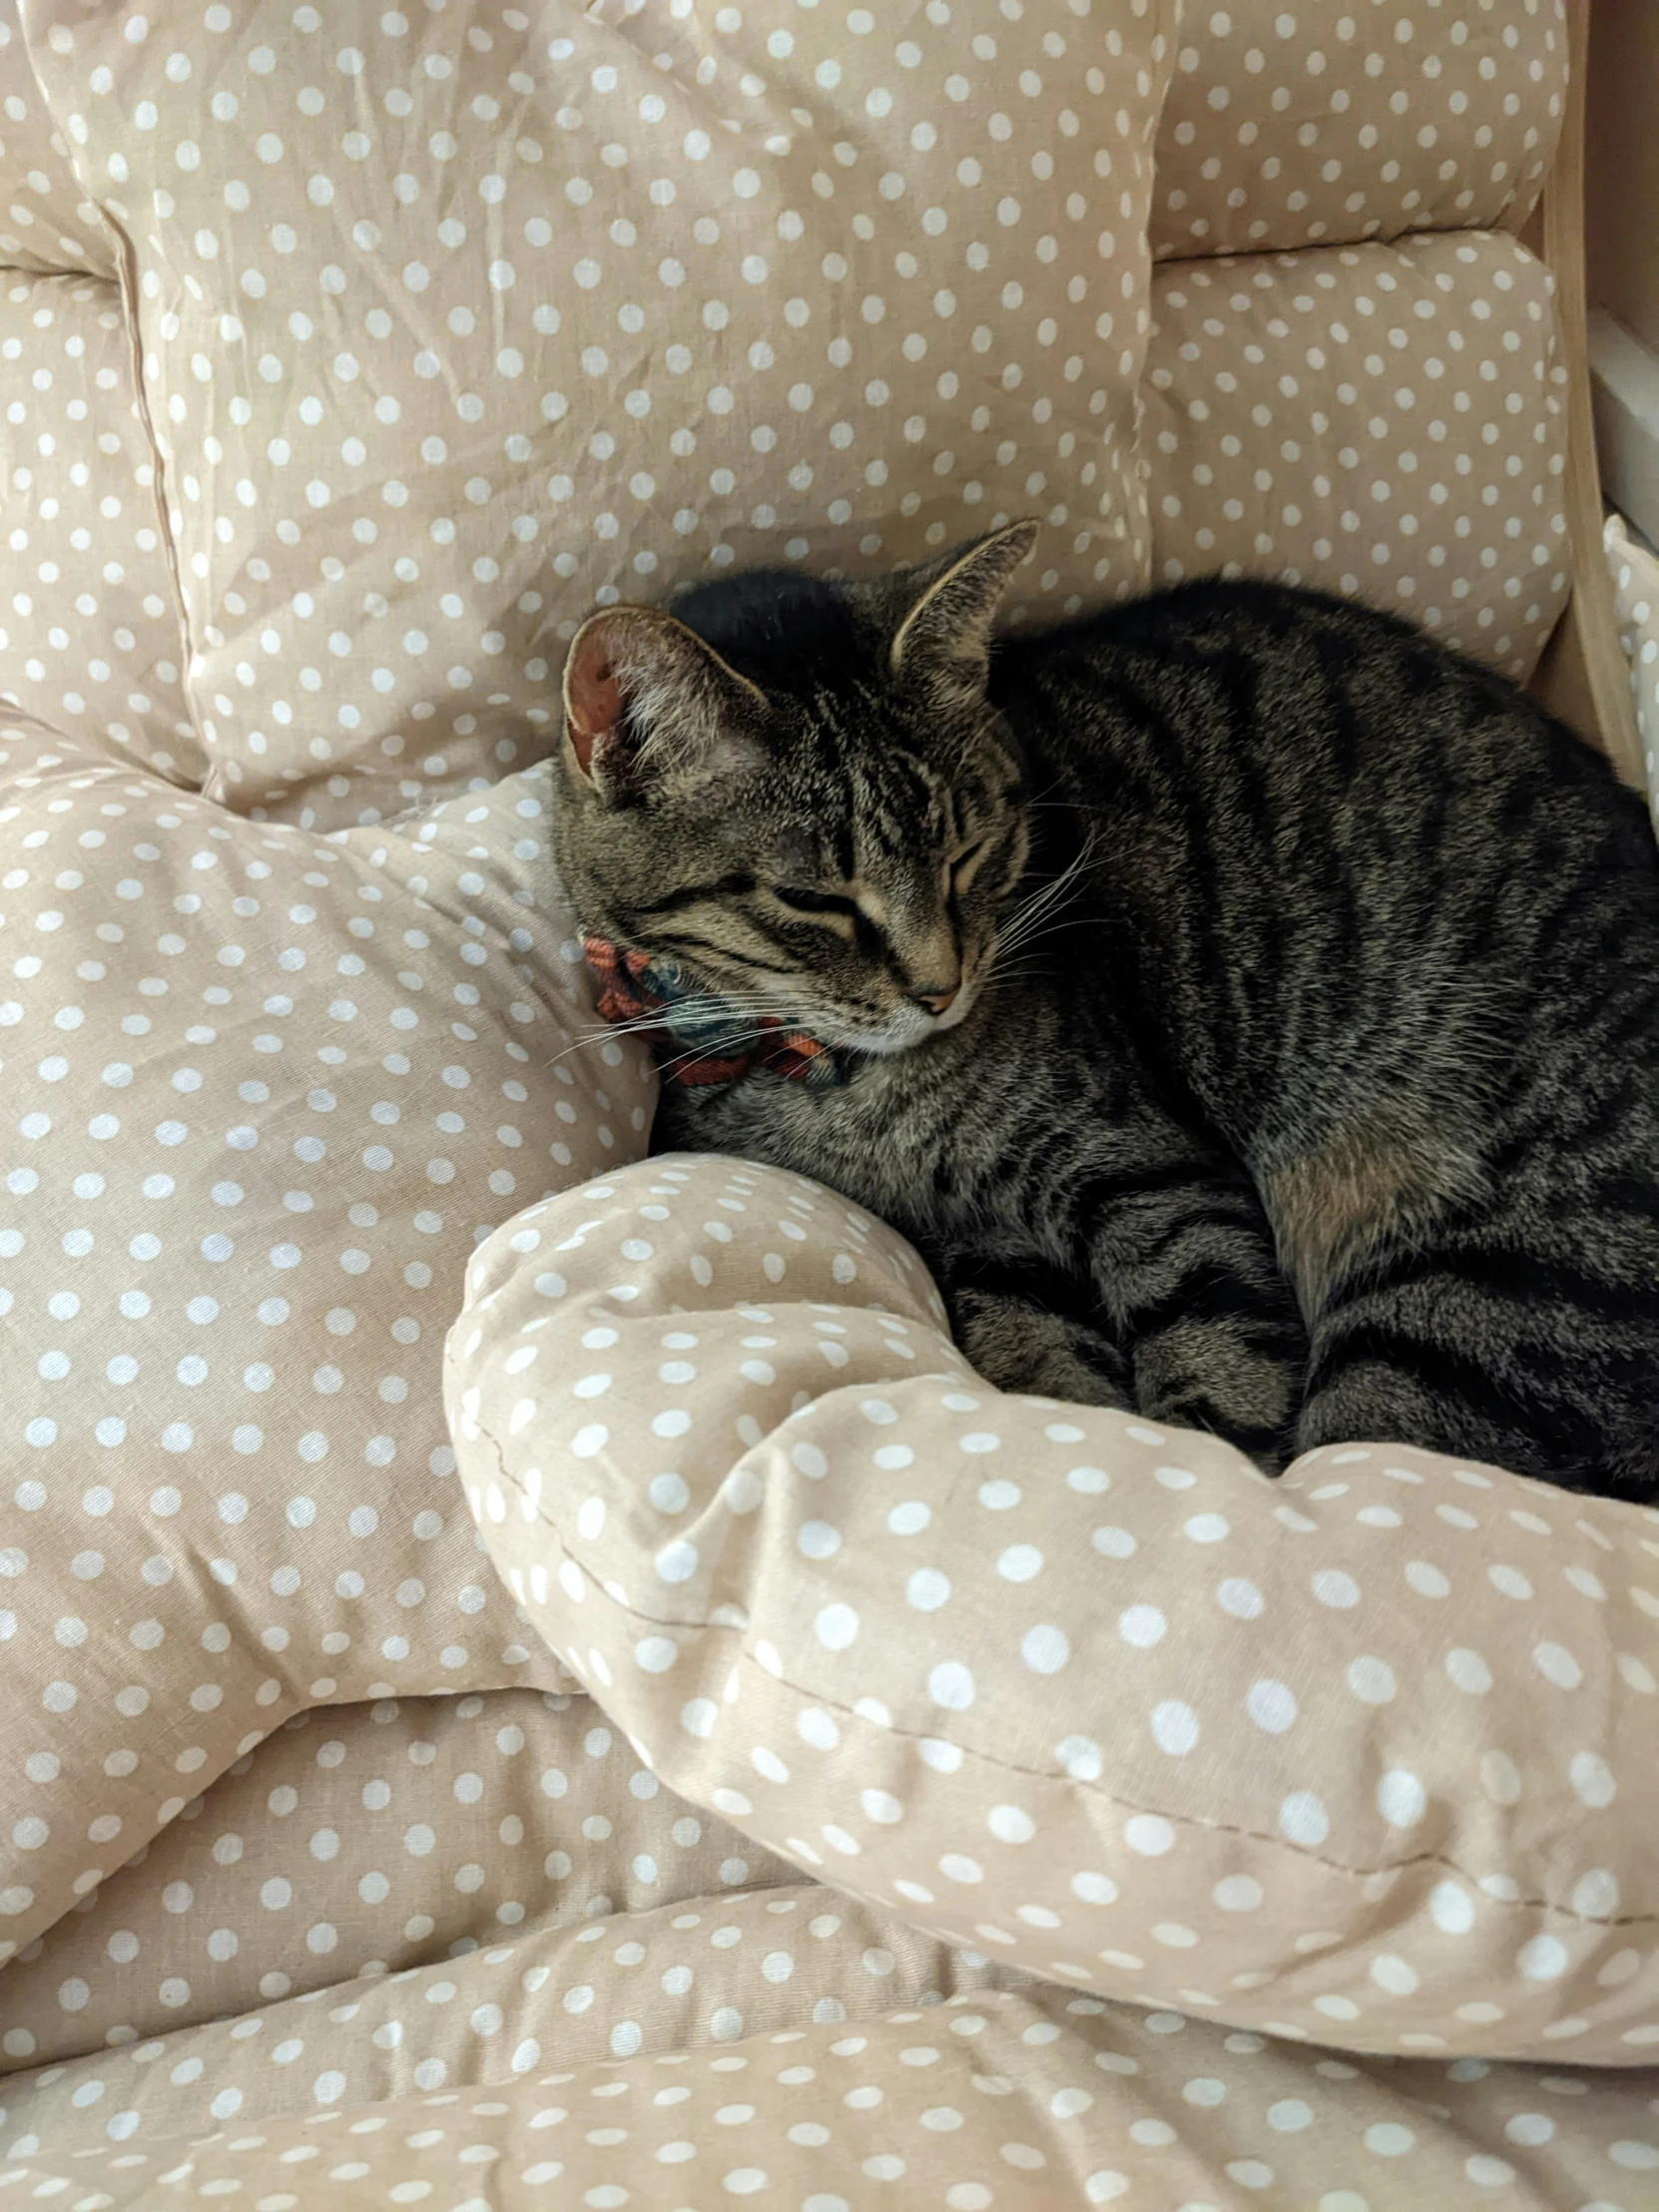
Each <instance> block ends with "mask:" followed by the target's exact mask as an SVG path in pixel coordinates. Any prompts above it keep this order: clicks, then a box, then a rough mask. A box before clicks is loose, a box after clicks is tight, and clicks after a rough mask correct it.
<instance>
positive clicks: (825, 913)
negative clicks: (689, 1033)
mask: <svg viewBox="0 0 1659 2212" xmlns="http://www.w3.org/2000/svg"><path fill="white" fill-rule="evenodd" d="M1035 537H1036V525H1035V524H1034V523H1028V522H1022V523H1015V524H1013V525H1011V526H1010V527H1008V528H1007V529H1003V530H999V531H996V532H994V533H993V534H992V535H991V536H989V537H986V538H982V539H980V540H979V541H978V542H977V543H976V544H974V545H971V546H968V547H966V548H963V549H960V550H958V551H957V552H954V553H950V554H946V555H945V556H944V557H943V558H942V559H940V560H937V561H935V562H933V563H931V564H929V565H928V566H927V567H925V568H921V569H911V570H907V571H901V572H899V573H898V574H896V575H893V576H888V577H884V578H881V579H878V580H877V581H875V582H873V583H862V584H844V583H843V584H830V583H824V582H820V581H816V580H814V579H811V578H807V577H803V576H800V575H797V574H796V573H794V572H793V571H778V572H773V571H765V572H756V573H752V574H749V575H744V576H737V577H733V578H731V579H730V580H729V581H726V582H721V583H714V584H704V585H700V586H698V587H697V588H695V589H694V590H692V591H691V592H689V593H687V594H686V595H684V596H683V597H682V598H680V599H679V600H678V601H676V603H675V609H674V612H673V613H672V614H665V613H661V612H659V611H656V610H653V609H648V608H641V607H618V608H615V609H612V610H610V611H608V612H605V613H602V614H597V615H594V616H593V617H591V619H590V620H589V621H588V622H586V623H585V624H584V625H583V627H582V629H581V630H580V631H579V632H578V633H577V635H576V638H575V640H574V641H573V643H572V645H571V649H570V655H569V658H568V661H567V663H566V666H565V676H564V708H565V742H564V748H563V776H564V791H563V794H562V797H561V802H560V805H559V807H558V809H557V811H556V823H555V849H556V852H557V856H558V861H559V867H560V872H561V875H562V877H563V881H564V886H565V889H566V892H567V894H568V895H569V896H570V898H571V899H572V900H573V902H574V903H575V906H576V909H577V912H578V915H579V917H580V919H581V921H582V923H583V925H584V926H585V927H587V928H589V929H591V930H593V931H596V932H597V933H598V934H600V935H602V936H605V937H608V938H609V939H611V940H612V941H613V942H615V943H618V944H622V945H626V946H630V947H634V948H637V949H639V950H642V951H647V952H652V953H656V954H659V955H661V956H666V957H667V958H670V959H672V960H674V961H675V962H677V963H678V964H679V966H680V967H681V968H682V969H683V970H685V971H686V972H687V973H688V974H689V975H690V976H691V977H692V978H693V979H694V980H695V981H696V982H697V983H699V984H701V985H703V986H704V987H706V988H707V989H709V990H711V991H713V992H715V993H717V994H718V995H719V996H720V997H722V998H724V999H729V1000H732V1001H735V1002H736V1003H738V1004H739V1005H741V1006H743V1007H745V1008H747V1009H750V1010H752V1011H754V1012H755V1013H756V1014H757V1015H777V1016H781V1017H783V1018H784V1019H786V1020H788V1021H791V1022H798V1023H800V1024H801V1025H802V1026H804V1027H805V1028H807V1029H809V1030H810V1031H811V1032H812V1033H813V1034H814V1035H816V1036H819V1037H822V1038H824V1039H825V1040H826V1041H827V1042H828V1043H830V1044H837V1045H850V1046H853V1047H854V1048H856V1049H860V1050H863V1051H870V1052H900V1051H904V1050H906V1049H907V1048H908V1047H910V1046H912V1045H915V1044H919V1043H921V1042H923V1041H925V1040H926V1039H927V1038H928V1037H929V1036H932V1035H935V1034H937V1033H938V1032H939V1031H940V1030H943V1029H947V1028H950V1027H952V1026H953V1025H954V1024H955V1023H956V1022H958V1021H960V1020H961V1019H962V1017H963V1015H964V1014H965V1013H966V1012H967V1011H968V1008H969V1007H970V1006H971V1004H972V1003H973V1000H974V998H975V996H976V995H977V993H978V991H979V990H980V989H981V987H982V986H983V983H984V981H985V977H986V975H987V973H988V971H989V967H990V963H991V961H992V958H993V956H994V952H995V947H996V932H997V925H998V923H999V921H1001V920H1002V919H1003V918H1004V917H1005V915H1006V914H1007V911H1008V908H1009V903H1010V900H1011V898H1012V895H1013V892H1014V889H1015V886H1016V885H1017V884H1018V882H1019V879H1020V876H1021V874H1022V872H1023V870H1024V867H1025V862H1026V855H1027V851H1028V847H1029V832H1028V829H1027V818H1026V804H1025V796H1024V792H1023V788H1022V783H1021V764H1020V762H1019V759H1018V757H1017V754H1016V751H1015V748H1014V745H1013V741H1012V739H1011V737H1010V735H1009V733H1008V731H1007V729H1006V727H1005V726H1004V725H1003V723H1002V721H1001V719H1000V717H999V716H998V715H997V714H996V713H995V712H994V711H993V710H992V708H991V707H990V706H989V705H988V703H987V699H986V683H987V675H988V656H989V646H990V633H991V624H992V621H993V619H994V616H995V613H996V608H997V603H998V601H999V600H1000V598H1001V596H1002V591H1003V588H1004V586H1005V585H1006V583H1007V581H1008V579H1009V577H1010V576H1011V575H1012V573H1013V571H1014V569H1015V568H1016V567H1018V565H1019V563H1020V562H1021V561H1022V560H1024V559H1025V557H1026V555H1027V554H1028V553H1029V552H1030V550H1031V547H1032V544H1033V542H1034V541H1035Z"/></svg>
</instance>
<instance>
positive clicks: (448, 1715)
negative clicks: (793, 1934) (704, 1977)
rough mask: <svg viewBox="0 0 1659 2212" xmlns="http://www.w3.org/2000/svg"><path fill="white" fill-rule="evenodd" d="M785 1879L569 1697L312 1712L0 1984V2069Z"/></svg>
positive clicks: (390, 1702)
mask: <svg viewBox="0 0 1659 2212" xmlns="http://www.w3.org/2000/svg"><path fill="white" fill-rule="evenodd" d="M795 1879H796V1874H795V1870H794V1869H793V1868H792V1867H789V1866H788V1865H786V1863H785V1862H784V1861H782V1860H779V1859H776V1858H774V1857H773V1855H772V1854H771V1853H768V1852H761V1851H757V1850H756V1849H755V1847H754V1846H753V1844H751V1843H750V1842H749V1840H748V1839H747V1838H746V1837H742V1836H739V1835H738V1834H737V1833H736V1831H735V1830H733V1829H732V1828H730V1827H729V1826H728V1825H727V1823H726V1822H724V1821H722V1820H719V1819H715V1818H711V1817H710V1816H709V1815H707V1814H698V1813H697V1812H695V1811H694V1810H693V1808H692V1807H691V1806H689V1805H687V1804H686V1803H685V1802H684V1801H683V1800H682V1799H679V1798H677V1797H675V1796H673V1795H672V1794H671V1793H670V1792H669V1791H667V1790H665V1789H664V1788H663V1787H662V1786H661V1784H660V1783H659V1782H658V1781H657V1779H656V1777H655V1776H654V1775H653V1774H651V1773H650V1771H649V1770H648V1769H646V1768H644V1767H642V1766H641V1765H640V1763H639V1760H638V1759H637V1758H636V1757H635V1755H634V1754H633V1752H632V1750H631V1749H630V1747H629V1745H628V1743H627V1740H626V1739H625V1738H624V1737H623V1736H621V1735H620V1734H619V1733H618V1731H617V1730H616V1729H614V1728H613V1727H612V1726H611V1725H610V1724H609V1722H607V1720H606V1718H605V1716H604V1714H603V1713H602V1712H600V1711H599V1710H598V1708H597V1707H596V1706H594V1705H593V1704H592V1703H591V1701H590V1700H589V1699H587V1698H585V1697H574V1698H573V1697H571V1696H569V1695H567V1694H564V1693H561V1692H551V1691H550V1692H544V1693H541V1694H537V1693H534V1692H531V1691H527V1690H497V1691H493V1692H490V1693H487V1694H485V1695H483V1696H472V1697H458V1698H457V1697H448V1698H411V1699H407V1700H398V1699H394V1698H384V1699H380V1700H378V1701H377V1702H376V1703H374V1704H373V1705H355V1706H345V1707H329V1708H326V1709H321V1710H319V1709H315V1708H313V1709H311V1710H309V1711H303V1712H299V1713H295V1714H293V1715H292V1716H291V1717H290V1718H289V1719H288V1720H287V1721H285V1722H284V1723H283V1725H282V1726H281V1728H279V1729H278V1730H277V1733H276V1734H275V1735H274V1736H273V1737H271V1738H270V1739H269V1741H268V1742H266V1743H264V1744H262V1745H261V1746H259V1748H258V1749H257V1751H255V1752H250V1753H248V1754H246V1755H245V1756H244V1757H243V1758H241V1759H238V1760H237V1761H236V1762H235V1763H234V1764H233V1765H232V1766H231V1768H230V1769H229V1770H228V1771H227V1772H226V1774H225V1775H223V1776H222V1777H221V1778H220V1780H219V1781H218V1782H217V1783H215V1784H214V1785H213V1787H212V1788H210V1789H209V1790H207V1791H206V1792H205V1793H204V1794H203V1795H202V1796H201V1797H199V1798H194V1799H193V1800H192V1801H191V1803H190V1804H189V1805H187V1806H186V1807H185V1808H184V1810H183V1812H182V1813H181V1814H180V1816H179V1818H178V1820H177V1821H176V1822H175V1823H174V1824H173V1825H172V1826H171V1827H170V1828H168V1829H165V1830H164V1831H163V1832H162V1834H161V1835H159V1836H158V1837H157V1838H156V1840H155V1842H154V1843H153V1844H151V1845H149V1846H147V1847H146V1848H145V1849H143V1850H141V1851H140V1852H139V1853H137V1854H136V1855H135V1857H134V1858H133V1859H132V1860H130V1861H129V1862H128V1863H127V1864H126V1865H125V1866H124V1867H123V1868H122V1869H121V1871H120V1872H119V1873H118V1874H115V1875H112V1876H111V1877H110V1879H109V1880H108V1881H107V1882H105V1883H103V1884H102V1885H101V1886H100V1888H99V1889H98V1891H97V1892H96V1893H95V1894H94V1896H93V1898H92V1899H90V1900H89V1901H87V1902H86V1903H85V1904H84V1905H83V1906H82V1908H81V1909H80V1910H78V1911H76V1912H74V1913H70V1914H66V1915H65V1916H64V1918H63V1919H62V1920H60V1921H59V1922H57V1924H56V1925H55V1926H54V1927H53V1928H51V1929H49V1930H48V1931H47V1933H46V1934H45V1935H44V1936H38V1937H37V1938H36V1939H35V1941H34V1942H33V1943H30V1944H28V1945H27V1946H25V1948H24V1949H23V1950H22V1951H21V1952H20V1953H19V1954H18V1956H17V1958H16V1959H14V1960H13V1962H12V1964H11V1965H10V1967H9V1968H8V1969H7V1973H6V1978H5V1982H4V1984H3V1987H0V1996H3V2000H4V2003H3V2009H4V2016H5V2018H6V2020H7V2021H8V2022H10V2023H12V2024H10V2025H8V2026H7V2028H6V2029H5V2031H4V2033H3V2034H0V2050H3V2051H4V2054H5V2057H6V2058H7V2059H8V2060H9V2061H10V2062H12V2063H14V2064H16V2063H19V2062H23V2061H26V2062H28V2063H30V2064H32V2065H37V2066H38V2065H42V2064H45V2063H47V2062H49V2061H50V2060H52V2059H55V2058H73V2057H76V2056H78V2055H79V2054H80V2053H81V2052H83V2051H88V2050H96V2049H97V2048H98V2047H99V2046H100V2044H103V2043H109V2044H111V2045H113V2046H118V2045H128V2044H132V2043H134V2042H136V2041H138V2040H140V2039H141V2038H143V2037H146V2036H152V2035H161V2034H176V2033H177V2032H178V2031H179V2030H180V2029H181V2028H185V2027H189V2026H192V2025H194V2024H196V2023H197V2022H199V2021H203V2020H214V2019H221V2020H224V2019H234V2018H236V2017H237V2016H238V2015H240V2014H243V2013H246V2012H250V2011H257V2010H258V2009H259V2008H260V2007H261V2006H262V2005H266V2004H270V2003H273V2002H275V2001H276V2000H277V1998H280V1997H286V1996H290V1995H291V1996H297V1995H302V1994H304V1993H305V1992H307V1991H310V1990H316V1989H325V1988H329V1987H332V1986H334V1985H335V1984H337V1983H341V1982H349V1981H352V1980H355V1979H360V1978H372V1977H373V1976H374V1975H376V1974H381V1973H386V1972H393V1973H395V1972H400V1971H403V1970H404V1969H406V1968H408V1967H411V1966H417V1965H424V1964H426V1963H427V1962H429V1961H430V1960H433V1959H441V1958H443V1957H445V1956H446V1955H449V1954H452V1953H457V1952H460V1951H464V1950H468V1949H471V1948H475V1947H476V1946H477V1945H478V1944H479V1943H485V1944H488V1943H493V1942H499V1941H501V1940H503V1939H504V1938H508V1937H513V1938H516V1937H517V1936H520V1935H522V1934H524V1933H526V1932H528V1931H532V1930H545V1929H547V1928H549V1927H565V1926H567V1925H570V1924H581V1923H584V1922H588V1921H592V1920H595V1919H603V1918H605V1917H607V1916H609V1915H610V1914H613V1913H618V1914H640V1913H649V1912H650V1911H651V1910H652V1909H653V1908H655V1907H658V1906H660V1905H662V1904H664V1903H667V1904H671V1905H676V1906H678V1905H683V1904H684V1903H685V1902H687V1901H690V1900H699V1899H703V1898H705V1897H707V1898H708V1899H709V1900H711V1903H712V1902H713V1901H718V1900H719V1898H720V1897H721V1895H722V1893H724V1892H730V1891H740V1890H741V1891H750V1890H756V1889H760V1888H763V1887H765V1886H767V1885H769V1884H775V1883H779V1882H794V1881H795ZM573 2009H574V2008H573ZM705 2025H706V2022H705Z"/></svg>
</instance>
